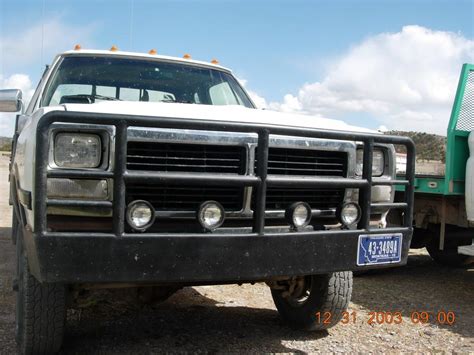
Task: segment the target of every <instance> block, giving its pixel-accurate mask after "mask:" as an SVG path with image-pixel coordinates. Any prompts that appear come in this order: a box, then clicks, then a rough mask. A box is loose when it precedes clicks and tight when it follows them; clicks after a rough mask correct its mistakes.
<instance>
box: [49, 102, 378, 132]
mask: <svg viewBox="0 0 474 355" xmlns="http://www.w3.org/2000/svg"><path fill="white" fill-rule="evenodd" d="M62 106H63V107H62V109H64V110H66V111H74V112H93V113H109V114H122V115H136V116H152V117H153V116H155V117H156V116H159V117H170V118H188V119H201V120H213V121H233V122H245V123H264V124H274V125H282V126H291V127H305V128H319V129H330V130H341V131H353V132H366V133H377V132H376V131H374V130H370V129H367V128H362V127H357V126H352V125H349V124H347V123H345V122H343V121H340V120H333V119H329V118H323V117H320V116H310V115H303V114H296V113H282V112H277V111H271V110H259V109H250V108H246V107H244V106H239V105H227V106H212V105H195V104H181V103H160V102H129V101H104V102H98V103H94V104H90V105H88V104H64V105H62ZM48 111H49V110H48Z"/></svg>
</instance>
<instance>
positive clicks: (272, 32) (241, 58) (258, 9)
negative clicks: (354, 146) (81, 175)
mask: <svg viewBox="0 0 474 355" xmlns="http://www.w3.org/2000/svg"><path fill="white" fill-rule="evenodd" d="M77 43H79V44H81V46H82V47H83V48H93V49H108V48H110V47H111V46H112V45H116V46H118V47H119V49H121V50H126V51H137V52H148V50H149V49H151V48H155V49H156V50H157V51H158V53H160V54H165V55H172V56H182V55H183V54H184V53H190V54H191V55H192V57H193V58H194V59H199V60H205V61H207V60H209V61H210V60H211V59H212V58H217V59H218V60H219V62H220V63H221V64H222V65H224V66H226V67H229V68H231V69H232V70H233V72H234V74H235V75H236V76H237V77H238V78H239V80H240V81H241V82H242V83H243V84H244V85H245V87H246V89H247V90H248V91H249V93H250V94H251V96H252V97H253V99H254V101H255V102H256V103H257V105H258V106H259V107H261V108H265V109H270V110H279V111H285V112H296V113H301V114H308V115H313V116H323V117H328V118H336V119H342V120H344V121H346V122H348V123H350V124H353V125H358V126H362V127H367V128H372V129H381V130H385V129H389V130H391V129H398V130H416V131H425V132H431V133H438V134H445V132H446V125H447V122H448V120H449V114H450V110H451V106H452V102H453V98H454V94H455V90H456V85H457V80H458V78H459V71H460V69H461V65H462V63H466V62H470V63H474V0H431V1H428V0H397V1H395V0H385V1H383V0H361V1H355V0H333V1H329V0H328V1H309V0H307V1H303V0H273V1H270V0H267V1H265V0H253V1H250V0H249V1H246V0H241V1H237V0H220V1H219V0H194V1H193V0H189V1H185V0H175V1H171V0H168V1H150V0H148V1H147V0H115V1H112V0H102V1H99V0H94V1H92V0H82V1H66V0H63V1H58V0H36V1H33V0H0V89H2V88H13V87H15V88H21V89H22V90H23V93H24V97H25V98H26V99H28V98H29V97H31V95H32V93H33V91H34V89H35V87H36V85H37V82H38V80H39V78H40V76H41V73H42V72H43V69H44V65H45V64H48V63H50V62H51V60H52V59H53V57H54V55H55V54H57V53H60V52H62V51H65V50H69V49H72V48H73V47H74V45H75V44H77ZM12 127H13V118H12V115H9V114H1V115H0V135H2V136H3V135H10V134H11V133H12V132H11V131H12V129H13V128H12Z"/></svg>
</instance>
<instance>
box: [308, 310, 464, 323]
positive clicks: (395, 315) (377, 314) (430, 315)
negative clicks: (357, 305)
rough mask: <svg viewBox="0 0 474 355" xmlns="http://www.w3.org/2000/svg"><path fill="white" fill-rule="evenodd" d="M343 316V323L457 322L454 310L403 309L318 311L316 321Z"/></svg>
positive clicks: (320, 321) (330, 320)
mask: <svg viewBox="0 0 474 355" xmlns="http://www.w3.org/2000/svg"><path fill="white" fill-rule="evenodd" d="M341 315H342V318H341V324H345V325H347V324H354V323H356V322H359V321H361V320H362V321H363V322H367V324H394V325H397V324H402V323H405V322H409V323H412V324H415V325H416V324H426V323H435V324H439V325H448V326H451V325H453V324H455V323H456V313H455V312H454V311H449V310H448V311H445V310H441V311H436V312H431V311H410V312H409V313H408V314H403V313H402V312H401V311H370V312H368V313H367V314H365V313H364V314H363V315H359V314H358V313H357V311H346V312H342V314H338V315H337V314H333V313H331V312H317V313H316V321H317V322H319V323H322V324H331V322H332V320H333V319H334V318H335V317H337V318H339V317H340V316H341Z"/></svg>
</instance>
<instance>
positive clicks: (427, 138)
mask: <svg viewBox="0 0 474 355" xmlns="http://www.w3.org/2000/svg"><path fill="white" fill-rule="evenodd" d="M385 134H391V135H394V136H408V137H410V138H411V139H413V141H414V142H415V146H416V160H437V161H441V162H443V163H444V162H445V160H446V137H443V136H439V135H437V134H431V133H423V132H412V131H408V132H406V131H388V132H385ZM404 148H405V147H403V146H396V150H397V152H398V153H406V151H405V149H404Z"/></svg>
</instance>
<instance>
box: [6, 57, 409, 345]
mask: <svg viewBox="0 0 474 355" xmlns="http://www.w3.org/2000/svg"><path fill="white" fill-rule="evenodd" d="M0 111H4V112H18V111H19V112H20V113H19V114H18V115H17V120H16V129H15V135H14V139H13V153H12V163H11V173H10V183H11V196H10V200H11V203H12V205H13V208H14V214H13V226H12V231H13V241H14V243H16V247H17V276H16V279H15V283H14V289H15V290H16V291H17V312H16V319H17V320H16V325H17V326H16V336H17V341H18V343H19V346H20V350H21V352H23V353H37V352H43V353H51V352H55V351H57V350H58V349H59V348H60V346H61V342H62V336H63V332H64V322H65V314H66V313H65V312H66V309H67V308H68V307H71V306H73V305H74V302H75V301H76V297H79V296H78V295H80V292H78V291H79V290H83V289H89V288H98V287H103V288H108V287H134V288H136V289H137V290H138V291H139V292H148V293H151V294H155V295H161V296H166V295H169V294H170V293H172V292H173V291H174V290H176V289H178V288H180V287H184V286H192V285H203V284H209V285H210V284H226V283H244V282H266V283H267V284H268V286H269V287H270V288H271V291H272V296H273V299H274V301H275V305H276V307H277V309H278V311H279V313H280V314H281V316H282V317H283V318H284V319H285V320H286V321H287V322H288V323H289V324H290V325H292V326H294V327H297V328H303V329H308V330H320V329H325V328H328V327H330V326H333V325H334V324H336V323H337V322H338V321H339V320H340V319H341V317H343V315H344V312H345V310H346V308H347V306H348V304H349V300H350V296H351V289H352V272H351V271H352V270H364V269H370V268H382V267H391V266H399V265H403V264H405V263H406V259H407V255H408V248H409V245H410V240H411V235H412V224H411V222H412V209H413V174H414V159H413V158H414V146H413V142H412V141H411V140H410V139H408V138H405V137H392V136H384V135H381V134H377V133H373V132H368V131H366V130H365V131H364V130H361V129H358V128H357V127H353V126H349V125H346V124H344V123H342V122H340V121H334V120H328V119H321V118H315V117H309V116H302V115H290V114H283V113H277V112H271V111H266V110H259V109H256V108H255V106H254V104H253V103H252V100H251V99H250V97H249V96H248V94H247V93H246V92H245V90H244V89H243V88H242V86H241V85H240V84H239V83H238V81H237V80H236V79H235V77H234V76H233V75H232V73H231V71H229V70H228V69H226V68H224V67H221V66H219V65H217V64H215V63H205V62H200V61H195V60H191V59H190V58H174V57H165V56H159V55H156V54H155V53H153V52H152V53H151V54H138V53H128V52H121V51H117V50H115V48H114V50H112V51H95V50H83V49H77V50H73V51H69V52H66V53H63V54H60V55H58V56H57V57H56V58H55V59H54V61H53V63H52V65H51V66H50V67H48V69H47V70H46V71H45V73H44V75H43V77H42V79H41V81H40V83H39V85H38V87H37V89H36V92H35V93H34V95H33V98H32V99H31V102H30V103H29V106H28V108H26V110H24V109H23V105H22V100H21V92H20V91H19V90H13V89H12V90H2V91H0ZM393 144H401V145H405V146H406V150H407V152H408V164H407V175H406V178H405V180H397V179H395V155H394V148H393ZM394 185H400V186H402V187H404V189H405V192H406V193H405V195H404V196H405V200H404V201H401V202H397V203H394V202H393V198H394V193H395V191H394ZM393 208H396V209H401V210H402V211H403V214H402V215H403V216H404V218H403V220H402V223H401V225H398V226H393V227H392V226H391V227H387V224H386V222H385V217H386V215H387V213H388V211H389V210H390V209H393Z"/></svg>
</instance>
